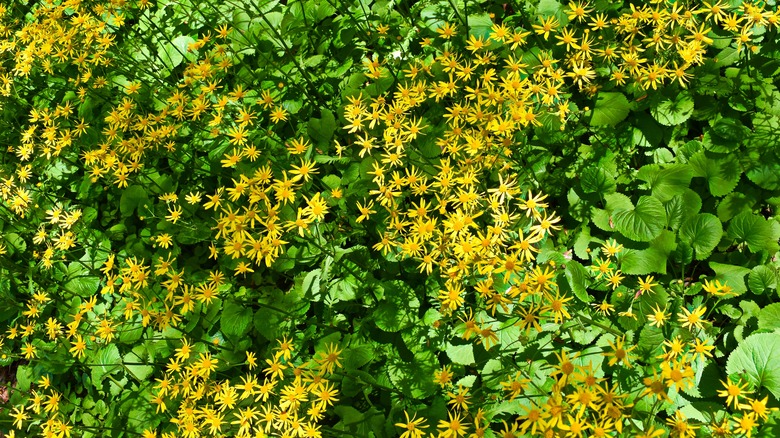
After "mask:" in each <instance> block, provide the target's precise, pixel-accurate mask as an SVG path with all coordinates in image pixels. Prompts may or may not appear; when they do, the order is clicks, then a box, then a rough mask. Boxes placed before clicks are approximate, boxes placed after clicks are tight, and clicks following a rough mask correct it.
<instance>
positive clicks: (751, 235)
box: [727, 211, 772, 252]
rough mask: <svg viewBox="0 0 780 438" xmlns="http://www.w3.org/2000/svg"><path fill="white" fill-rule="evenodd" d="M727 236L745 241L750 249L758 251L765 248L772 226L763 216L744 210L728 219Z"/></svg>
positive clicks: (770, 235) (740, 241)
mask: <svg viewBox="0 0 780 438" xmlns="http://www.w3.org/2000/svg"><path fill="white" fill-rule="evenodd" d="M727 237H728V238H729V239H731V240H736V241H737V242H738V243H742V242H744V243H747V245H748V248H750V251H752V252H758V251H761V250H762V249H765V248H766V245H767V243H768V241H769V240H770V239H771V238H772V227H771V225H770V224H769V223H768V222H767V221H766V219H764V218H763V217H761V216H759V215H756V214H753V213H750V212H747V211H746V212H744V213H740V214H738V215H737V216H735V217H734V218H733V219H731V221H729V229H728V235H727Z"/></svg>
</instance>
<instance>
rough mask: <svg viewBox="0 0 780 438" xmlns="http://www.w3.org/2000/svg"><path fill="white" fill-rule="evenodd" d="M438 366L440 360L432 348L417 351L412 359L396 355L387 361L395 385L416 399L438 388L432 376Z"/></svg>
mask: <svg viewBox="0 0 780 438" xmlns="http://www.w3.org/2000/svg"><path fill="white" fill-rule="evenodd" d="M437 368H438V360H437V359H436V356H434V354H433V352H432V351H430V350H422V351H419V352H417V353H415V354H414V357H413V359H412V360H403V359H401V358H400V357H397V356H395V357H391V358H390V360H388V361H387V375H388V377H389V378H390V381H391V382H393V385H394V386H395V387H396V388H397V389H398V390H399V391H401V392H403V393H404V395H406V396H407V397H412V398H416V399H420V398H425V397H427V396H429V395H431V394H433V392H434V391H435V390H436V386H435V384H434V383H433V379H432V378H431V376H433V373H434V371H435V370H436V369H437Z"/></svg>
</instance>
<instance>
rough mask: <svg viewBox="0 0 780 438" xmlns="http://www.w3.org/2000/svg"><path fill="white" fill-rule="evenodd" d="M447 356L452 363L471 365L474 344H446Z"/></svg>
mask: <svg viewBox="0 0 780 438" xmlns="http://www.w3.org/2000/svg"><path fill="white" fill-rule="evenodd" d="M447 357H449V358H450V360H451V361H452V362H453V363H457V364H460V365H472V364H473V363H474V344H464V345H452V344H448V345H447Z"/></svg>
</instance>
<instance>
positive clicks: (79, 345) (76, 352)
mask: <svg viewBox="0 0 780 438" xmlns="http://www.w3.org/2000/svg"><path fill="white" fill-rule="evenodd" d="M72 344H73V347H72V348H71V349H70V350H68V351H69V352H70V353H71V354H72V355H73V357H75V358H77V359H81V358H82V357H84V350H86V349H87V343H86V342H84V339H83V338H82V337H81V335H76V341H75V342H72Z"/></svg>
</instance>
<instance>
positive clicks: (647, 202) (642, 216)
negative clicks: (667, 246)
mask: <svg viewBox="0 0 780 438" xmlns="http://www.w3.org/2000/svg"><path fill="white" fill-rule="evenodd" d="M612 218H613V221H614V223H615V228H616V229H617V230H618V231H619V232H620V234H622V235H624V236H626V237H627V238H629V239H631V240H635V241H637V242H649V241H651V240H653V239H654V238H656V237H658V235H659V234H661V230H663V229H664V227H665V226H666V210H664V206H663V204H661V201H659V200H658V199H657V198H654V197H652V196H642V197H640V198H639V201H638V202H637V203H636V207H634V208H632V209H629V210H620V211H617V212H615V214H614V215H613V217H612Z"/></svg>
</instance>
